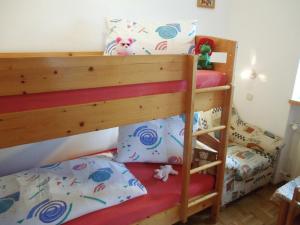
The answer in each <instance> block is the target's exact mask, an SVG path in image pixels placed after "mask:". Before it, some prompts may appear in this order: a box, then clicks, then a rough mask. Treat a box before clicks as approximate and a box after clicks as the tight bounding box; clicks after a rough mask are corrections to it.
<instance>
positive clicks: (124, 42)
mask: <svg viewBox="0 0 300 225" xmlns="http://www.w3.org/2000/svg"><path fill="white" fill-rule="evenodd" d="M116 43H117V47H116V52H117V55H119V56H128V55H132V54H133V48H132V44H133V39H132V38H127V39H122V38H121V37H117V38H116Z"/></svg>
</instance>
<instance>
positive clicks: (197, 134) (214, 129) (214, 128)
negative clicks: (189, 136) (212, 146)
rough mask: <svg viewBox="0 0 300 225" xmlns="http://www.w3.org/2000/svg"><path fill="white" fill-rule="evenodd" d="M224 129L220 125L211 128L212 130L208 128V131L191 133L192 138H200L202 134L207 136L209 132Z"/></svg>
mask: <svg viewBox="0 0 300 225" xmlns="http://www.w3.org/2000/svg"><path fill="white" fill-rule="evenodd" d="M225 128H226V126H223V125H222V126H217V127H213V128H210V129H205V130H199V131H196V132H195V133H193V136H194V137H197V136H200V135H202V134H208V133H211V132H214V131H218V130H223V129H225Z"/></svg>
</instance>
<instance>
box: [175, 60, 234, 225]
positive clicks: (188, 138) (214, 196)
mask: <svg viewBox="0 0 300 225" xmlns="http://www.w3.org/2000/svg"><path fill="white" fill-rule="evenodd" d="M190 61H191V62H190V63H193V65H189V66H190V68H193V71H189V72H190V74H189V78H188V79H190V80H188V83H189V85H188V89H187V97H186V106H187V109H186V124H185V134H184V135H185V136H184V138H185V139H184V140H185V141H184V156H183V157H184V164H183V168H182V169H183V181H182V182H183V183H182V193H181V208H180V217H181V221H182V222H183V223H185V222H187V219H188V217H189V216H190V215H192V214H193V213H195V212H197V211H200V210H201V209H204V208H207V207H209V206H212V209H211V219H212V221H213V222H216V220H217V218H218V216H219V211H220V205H221V197H222V190H223V181H224V170H225V160H226V149H227V144H228V128H229V126H228V125H229V119H230V114H231V104H232V94H233V88H232V86H231V85H225V86H218V87H211V88H202V89H196V84H195V71H196V68H195V66H196V65H197V61H196V57H194V59H193V60H190ZM209 92H222V98H223V101H222V106H221V107H222V117H221V125H220V126H217V127H213V128H210V129H206V130H199V131H196V132H194V133H193V131H192V127H193V116H194V110H195V104H194V102H195V96H196V95H197V94H200V95H201V94H203V93H209ZM214 131H220V132H221V138H220V141H219V142H218V143H217V147H218V148H217V149H215V150H217V160H216V161H214V162H211V163H207V164H205V165H202V166H200V167H198V168H194V169H191V163H192V148H193V146H192V138H193V137H199V136H203V135H207V134H208V133H211V132H214ZM212 167H216V171H217V172H216V178H215V179H216V182H215V188H214V191H212V192H210V193H207V194H205V195H201V196H196V197H194V198H191V199H190V198H189V184H190V176H191V175H193V174H195V173H199V172H202V171H204V170H207V169H209V168H212Z"/></svg>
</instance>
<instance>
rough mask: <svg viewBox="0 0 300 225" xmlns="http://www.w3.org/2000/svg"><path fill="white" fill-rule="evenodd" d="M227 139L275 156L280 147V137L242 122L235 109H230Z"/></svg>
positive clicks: (281, 142) (281, 143)
mask: <svg viewBox="0 0 300 225" xmlns="http://www.w3.org/2000/svg"><path fill="white" fill-rule="evenodd" d="M229 139H230V141H231V142H233V143H236V144H239V145H243V146H245V147H247V148H251V149H254V150H257V151H261V152H264V153H265V154H268V155H270V156H271V157H275V156H276V155H277V151H278V150H279V149H281V148H282V146H283V141H282V138H280V137H278V136H276V135H274V134H272V133H271V132H269V131H267V130H263V129H261V128H259V127H257V126H253V125H251V124H248V123H246V122H244V121H243V120H242V119H241V118H240V116H239V115H238V113H237V111H236V110H235V109H233V110H232V117H231V126H230V135H229Z"/></svg>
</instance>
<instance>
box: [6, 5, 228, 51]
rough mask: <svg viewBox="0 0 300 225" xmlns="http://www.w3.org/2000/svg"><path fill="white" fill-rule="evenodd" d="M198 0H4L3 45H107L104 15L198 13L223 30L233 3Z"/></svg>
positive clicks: (208, 30)
mask: <svg viewBox="0 0 300 225" xmlns="http://www.w3.org/2000/svg"><path fill="white" fill-rule="evenodd" d="M225 2H226V1H219V2H218V4H217V8H216V9H215V10H209V9H199V8H197V7H196V0H151V1H149V0H130V1H124V0H109V1H107V0H26V1H24V0H9V1H8V0H0V27H1V31H0V32H1V35H0V51H1V52H3V51H9V52H11V51H76V50H84V51H88V50H91V51H95V50H102V49H103V43H104V32H105V24H104V18H105V17H109V16H111V17H116V18H120V17H121V18H133V19H143V20H148V21H159V20H172V21H173V20H174V19H175V20H176V19H185V20H186V19H198V20H199V24H200V26H199V32H200V33H202V34H210V35H217V36H223V35H224V33H225V29H226V18H227V15H228V8H229V7H228V6H227V4H226V3H225Z"/></svg>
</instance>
